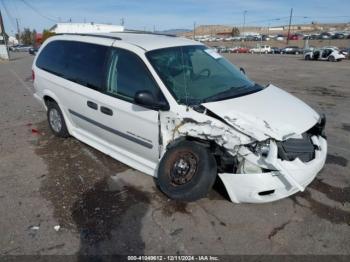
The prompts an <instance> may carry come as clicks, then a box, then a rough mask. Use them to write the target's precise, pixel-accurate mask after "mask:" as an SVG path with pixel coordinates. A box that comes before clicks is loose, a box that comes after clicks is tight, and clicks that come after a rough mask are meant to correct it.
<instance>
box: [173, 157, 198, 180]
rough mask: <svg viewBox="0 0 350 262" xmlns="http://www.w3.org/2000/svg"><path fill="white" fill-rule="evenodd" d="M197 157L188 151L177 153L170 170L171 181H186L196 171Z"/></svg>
mask: <svg viewBox="0 0 350 262" xmlns="http://www.w3.org/2000/svg"><path fill="white" fill-rule="evenodd" d="M197 165H198V162H197V158H196V157H195V155H193V154H192V153H190V152H186V153H181V154H179V155H178V156H177V157H176V158H175V160H174V162H173V165H172V168H171V171H170V177H171V182H172V183H173V184H175V185H184V184H186V183H188V182H189V181H190V180H191V179H192V178H193V176H194V175H195V174H196V171H197Z"/></svg>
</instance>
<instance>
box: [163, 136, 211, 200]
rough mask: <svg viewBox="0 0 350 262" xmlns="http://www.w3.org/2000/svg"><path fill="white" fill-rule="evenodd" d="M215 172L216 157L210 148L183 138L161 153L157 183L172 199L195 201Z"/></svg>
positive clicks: (204, 191) (208, 185)
mask: <svg viewBox="0 0 350 262" xmlns="http://www.w3.org/2000/svg"><path fill="white" fill-rule="evenodd" d="M216 175H217V166H216V160H215V158H214V156H213V155H212V154H211V153H210V151H209V150H208V149H207V148H205V147H204V146H202V145H200V144H198V143H196V142H190V141H183V142H180V143H179V144H178V145H176V146H174V147H171V148H170V149H169V150H168V151H167V152H166V153H165V154H164V156H163V158H162V160H161V162H160V165H159V169H158V186H159V187H160V189H161V191H162V192H163V193H164V194H165V195H167V196H168V197H169V198H171V199H174V200H179V201H195V200H197V199H200V198H202V197H205V196H206V195H207V193H208V192H209V190H210V189H211V188H212V187H213V184H214V182H215V179H216Z"/></svg>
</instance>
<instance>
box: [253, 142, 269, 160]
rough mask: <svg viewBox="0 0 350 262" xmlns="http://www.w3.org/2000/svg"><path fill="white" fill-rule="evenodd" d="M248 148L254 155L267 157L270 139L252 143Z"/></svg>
mask: <svg viewBox="0 0 350 262" xmlns="http://www.w3.org/2000/svg"><path fill="white" fill-rule="evenodd" d="M249 149H250V150H251V151H252V152H253V153H254V154H256V155H259V156H263V157H267V156H268V154H269V152H270V140H269V139H268V140H265V141H261V142H255V143H252V144H250V145H249Z"/></svg>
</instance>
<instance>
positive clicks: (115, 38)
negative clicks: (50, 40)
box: [55, 33, 122, 40]
mask: <svg viewBox="0 0 350 262" xmlns="http://www.w3.org/2000/svg"><path fill="white" fill-rule="evenodd" d="M55 35H80V36H93V37H101V38H108V39H114V40H122V39H121V38H120V37H118V36H112V35H103V34H85V33H60V34H55Z"/></svg>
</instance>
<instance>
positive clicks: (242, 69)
mask: <svg viewBox="0 0 350 262" xmlns="http://www.w3.org/2000/svg"><path fill="white" fill-rule="evenodd" d="M239 71H241V73H242V74H243V75H245V70H244V68H243V67H240V68H239Z"/></svg>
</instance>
